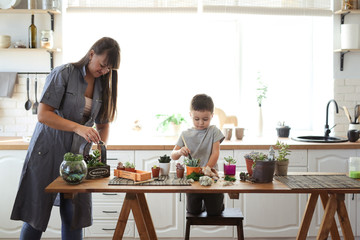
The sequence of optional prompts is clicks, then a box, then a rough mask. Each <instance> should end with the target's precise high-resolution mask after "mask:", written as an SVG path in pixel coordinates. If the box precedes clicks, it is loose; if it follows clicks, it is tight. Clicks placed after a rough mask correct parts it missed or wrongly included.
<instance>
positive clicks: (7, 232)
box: [0, 150, 26, 238]
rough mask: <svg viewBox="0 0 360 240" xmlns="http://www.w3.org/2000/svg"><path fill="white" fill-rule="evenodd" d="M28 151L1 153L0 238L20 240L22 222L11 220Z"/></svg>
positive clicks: (5, 151) (6, 151)
mask: <svg viewBox="0 0 360 240" xmlns="http://www.w3.org/2000/svg"><path fill="white" fill-rule="evenodd" d="M25 155H26V151H25V150H23V151H13V150H9V151H8V150H3V151H0V182H1V189H2V192H1V195H2V196H1V198H0V205H1V208H0V238H19V236H20V230H21V226H22V222H21V221H13V220H10V215H11V211H12V208H13V204H14V200H15V196H16V193H17V189H18V185H19V180H20V175H21V169H22V166H23V163H24V160H25Z"/></svg>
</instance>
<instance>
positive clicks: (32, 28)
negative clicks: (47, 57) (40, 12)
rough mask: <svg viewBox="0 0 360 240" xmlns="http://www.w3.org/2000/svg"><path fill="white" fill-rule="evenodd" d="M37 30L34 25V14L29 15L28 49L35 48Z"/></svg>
mask: <svg viewBox="0 0 360 240" xmlns="http://www.w3.org/2000/svg"><path fill="white" fill-rule="evenodd" d="M36 45H37V29H36V26H35V24H34V14H31V25H30V26H29V48H36Z"/></svg>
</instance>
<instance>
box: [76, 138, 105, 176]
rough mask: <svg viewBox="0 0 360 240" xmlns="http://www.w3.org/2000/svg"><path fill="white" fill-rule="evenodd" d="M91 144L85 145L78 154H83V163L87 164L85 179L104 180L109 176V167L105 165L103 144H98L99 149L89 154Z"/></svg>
mask: <svg viewBox="0 0 360 240" xmlns="http://www.w3.org/2000/svg"><path fill="white" fill-rule="evenodd" d="M91 147H92V143H87V144H86V145H85V146H83V148H81V149H80V152H82V153H83V157H84V161H85V162H86V163H87V175H86V179H96V178H105V177H109V176H110V165H108V164H106V161H107V158H106V147H105V144H104V142H102V141H100V142H99V143H98V147H100V150H99V149H96V150H94V151H93V152H92V153H90V149H91Z"/></svg>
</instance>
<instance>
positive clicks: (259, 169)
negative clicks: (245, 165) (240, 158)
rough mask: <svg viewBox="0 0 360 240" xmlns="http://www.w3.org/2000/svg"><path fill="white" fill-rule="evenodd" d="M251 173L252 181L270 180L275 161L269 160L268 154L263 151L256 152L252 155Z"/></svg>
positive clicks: (263, 181)
mask: <svg viewBox="0 0 360 240" xmlns="http://www.w3.org/2000/svg"><path fill="white" fill-rule="evenodd" d="M252 170H253V174H252V176H251V178H252V181H253V182H257V183H268V182H272V180H273V176H274V171H275V161H269V160H268V156H267V154H265V153H261V152H260V153H257V154H255V155H254V165H253V168H252Z"/></svg>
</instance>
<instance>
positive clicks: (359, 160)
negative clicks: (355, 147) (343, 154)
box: [349, 157, 360, 178]
mask: <svg viewBox="0 0 360 240" xmlns="http://www.w3.org/2000/svg"><path fill="white" fill-rule="evenodd" d="M349 177H351V178H360V157H350V158H349Z"/></svg>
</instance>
